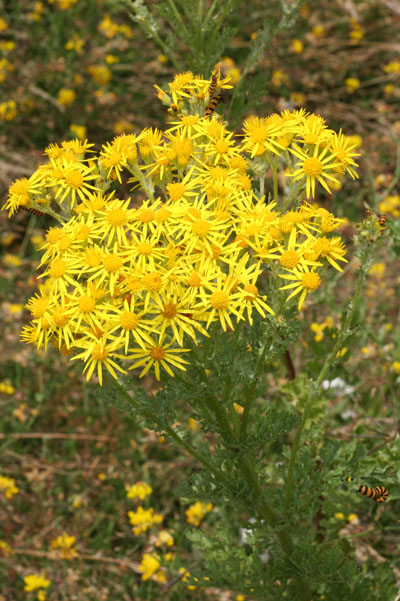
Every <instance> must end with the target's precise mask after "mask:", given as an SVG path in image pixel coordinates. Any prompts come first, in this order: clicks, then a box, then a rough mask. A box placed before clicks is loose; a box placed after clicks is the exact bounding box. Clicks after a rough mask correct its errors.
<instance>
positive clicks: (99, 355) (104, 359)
mask: <svg viewBox="0 0 400 601" xmlns="http://www.w3.org/2000/svg"><path fill="white" fill-rule="evenodd" d="M75 346H77V347H79V348H83V349H84V351H83V352H82V353H79V354H78V355H75V356H74V357H72V358H71V361H74V360H76V359H81V360H82V361H84V363H85V367H84V368H83V373H85V372H87V373H86V380H90V378H91V376H92V374H93V372H94V370H95V369H96V368H97V377H98V378H99V382H100V385H102V384H103V367H105V368H106V369H107V371H108V373H109V374H111V375H112V377H113V378H114V379H115V380H118V376H117V374H116V370H117V371H119V372H121V373H123V374H126V373H127V372H126V371H125V370H124V369H122V367H120V366H119V365H118V363H116V362H115V361H114V360H113V358H112V357H115V358H117V357H118V355H117V354H116V352H115V351H116V350H118V349H119V348H120V346H121V343H120V341H119V340H115V341H107V340H106V339H105V338H104V337H102V338H98V337H97V336H95V335H93V334H90V333H89V334H88V335H87V336H86V337H84V338H82V339H80V340H78V341H75Z"/></svg>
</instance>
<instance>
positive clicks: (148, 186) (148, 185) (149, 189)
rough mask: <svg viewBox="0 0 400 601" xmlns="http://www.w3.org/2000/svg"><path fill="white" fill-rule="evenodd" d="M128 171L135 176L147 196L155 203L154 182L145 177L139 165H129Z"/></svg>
mask: <svg viewBox="0 0 400 601" xmlns="http://www.w3.org/2000/svg"><path fill="white" fill-rule="evenodd" d="M127 167H128V170H129V171H130V172H131V173H132V175H134V176H135V177H136V178H137V180H138V182H139V183H140V185H141V187H142V188H143V190H144V191H145V192H146V194H147V196H148V197H149V198H150V199H151V200H153V201H154V186H153V184H152V182H151V181H150V182H149V181H148V179H147V178H146V177H145V176H144V175H143V173H142V171H141V170H140V167H139V165H128V166H127Z"/></svg>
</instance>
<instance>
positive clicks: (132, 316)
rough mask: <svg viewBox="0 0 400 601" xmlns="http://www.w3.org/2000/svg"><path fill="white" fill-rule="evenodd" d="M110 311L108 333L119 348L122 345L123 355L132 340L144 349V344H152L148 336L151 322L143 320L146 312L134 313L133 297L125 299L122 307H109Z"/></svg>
mask: <svg viewBox="0 0 400 601" xmlns="http://www.w3.org/2000/svg"><path fill="white" fill-rule="evenodd" d="M110 310H111V314H110V315H109V316H108V317H107V324H108V326H109V328H110V329H109V332H108V333H109V335H110V336H111V335H113V338H115V340H117V341H118V342H119V343H120V346H122V345H124V349H125V354H126V353H127V352H128V346H129V343H130V341H131V340H132V338H133V340H134V341H135V342H136V344H138V345H139V346H141V347H142V348H146V344H147V345H149V344H152V342H153V341H152V338H151V337H150V336H149V332H150V331H151V330H152V329H153V328H152V325H151V321H150V320H146V319H143V317H144V316H145V315H147V313H146V311H141V310H139V311H135V300H134V297H133V296H132V297H131V298H130V299H128V298H125V299H124V302H123V305H122V306H121V305H118V306H115V307H111V308H110ZM116 333H117V334H116Z"/></svg>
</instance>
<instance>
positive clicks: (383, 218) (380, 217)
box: [365, 209, 387, 227]
mask: <svg viewBox="0 0 400 601" xmlns="http://www.w3.org/2000/svg"><path fill="white" fill-rule="evenodd" d="M365 212H366V213H367V215H368V216H369V217H371V216H372V215H375V216H376V218H377V219H378V223H379V225H380V226H381V227H383V226H384V225H385V224H386V219H387V217H386V215H382V214H381V213H374V211H371V209H367V210H366V211H365Z"/></svg>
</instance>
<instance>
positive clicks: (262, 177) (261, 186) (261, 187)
mask: <svg viewBox="0 0 400 601" xmlns="http://www.w3.org/2000/svg"><path fill="white" fill-rule="evenodd" d="M264 195H265V177H264V174H262V175H260V194H259V198H262V197H263V196H264Z"/></svg>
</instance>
